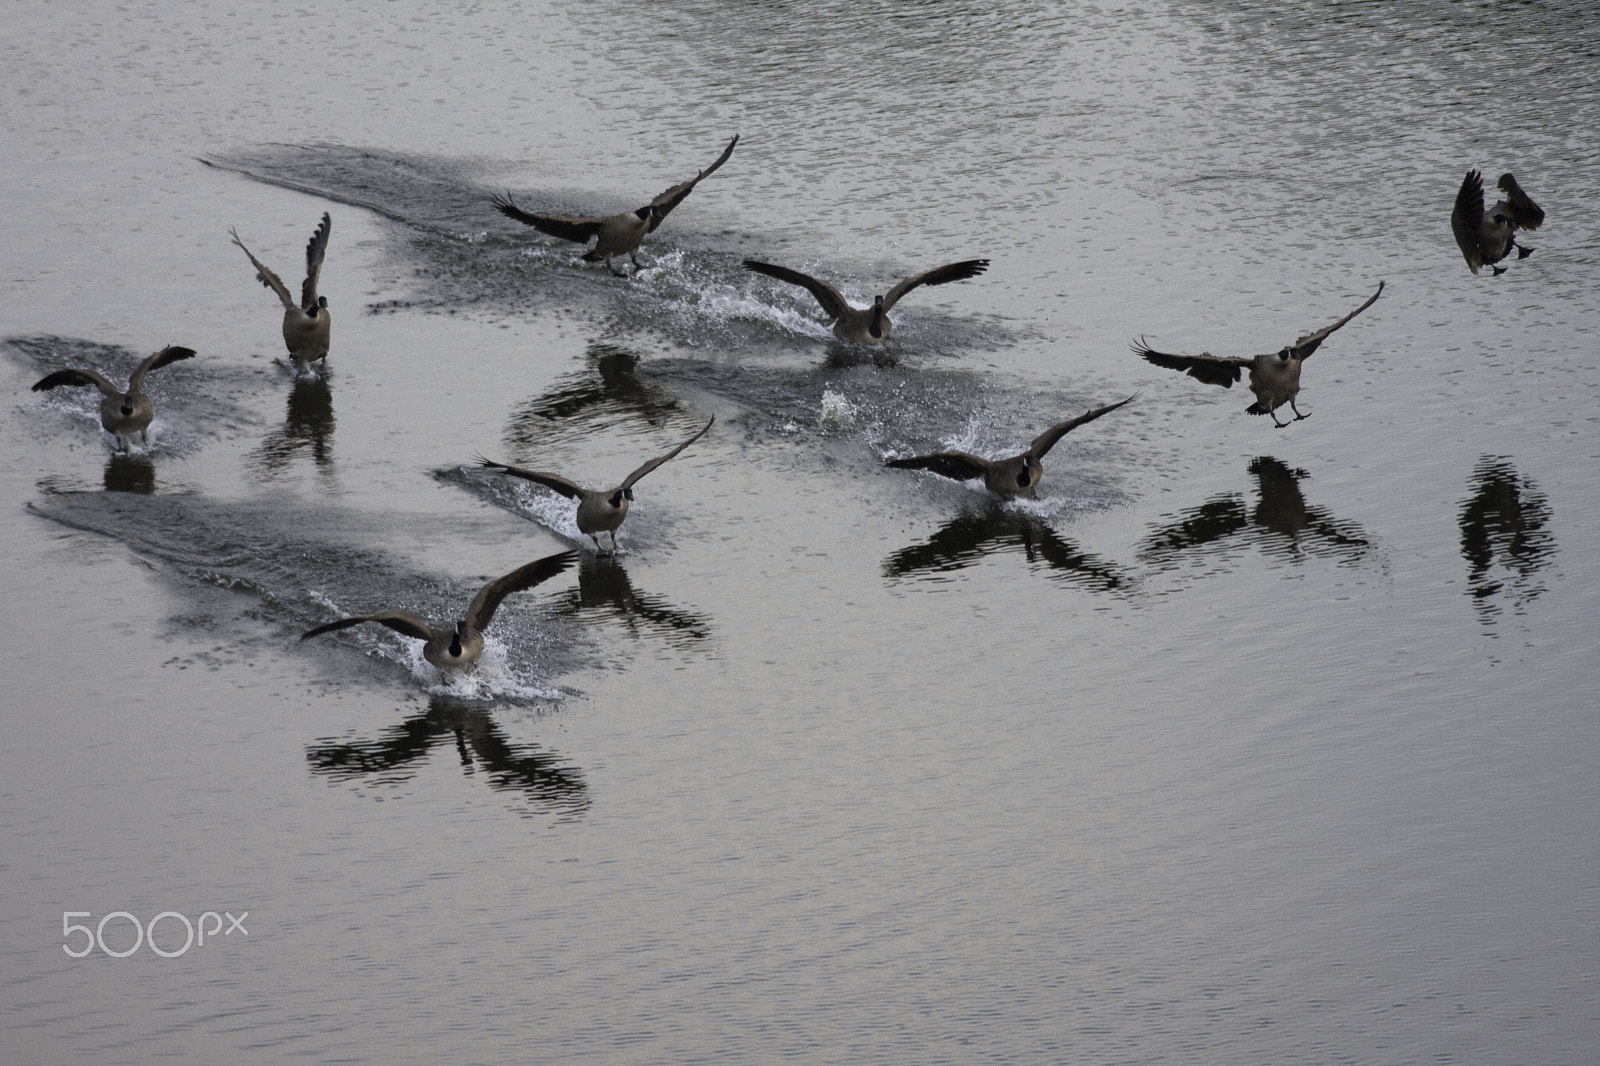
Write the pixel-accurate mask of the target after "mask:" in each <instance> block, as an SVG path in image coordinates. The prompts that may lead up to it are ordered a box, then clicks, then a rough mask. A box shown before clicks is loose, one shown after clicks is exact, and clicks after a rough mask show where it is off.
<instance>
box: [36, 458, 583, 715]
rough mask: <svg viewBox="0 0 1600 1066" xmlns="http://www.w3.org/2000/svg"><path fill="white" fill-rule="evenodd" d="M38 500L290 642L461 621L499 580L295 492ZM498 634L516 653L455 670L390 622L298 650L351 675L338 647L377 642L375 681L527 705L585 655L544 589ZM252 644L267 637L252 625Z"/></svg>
mask: <svg viewBox="0 0 1600 1066" xmlns="http://www.w3.org/2000/svg"><path fill="white" fill-rule="evenodd" d="M28 506H29V510H30V511H32V512H33V513H34V514H37V515H40V516H42V517H44V518H48V519H50V520H51V521H54V522H57V523H59V524H61V525H63V526H65V527H67V528H70V529H80V530H84V531H87V532H92V533H98V534H101V535H104V536H107V537H111V538H114V539H115V540H118V541H120V542H121V543H123V544H125V545H127V546H128V548H130V549H131V550H133V551H134V552H137V553H138V554H139V555H140V556H141V557H143V558H144V559H146V560H148V561H150V562H152V563H155V564H157V569H158V571H159V572H161V573H163V574H166V575H168V576H170V577H172V578H174V579H176V580H177V583H178V584H179V585H180V587H184V588H186V589H187V590H188V591H189V592H190V593H192V594H194V595H196V596H198V595H199V593H200V591H201V590H202V589H221V590H225V591H227V592H229V593H233V594H239V595H242V596H243V597H244V598H245V599H244V600H243V601H241V602H240V610H241V611H242V612H243V613H246V614H248V615H250V616H251V617H252V618H254V619H255V620H256V621H257V622H265V623H266V624H267V625H268V626H269V627H271V628H272V629H273V630H275V631H276V632H278V633H279V634H281V635H282V636H283V637H285V638H287V639H291V640H292V639H294V638H295V637H298V635H299V634H300V633H302V632H304V631H305V630H307V629H309V628H311V627H312V626H313V625H316V624H319V623H321V622H326V621H328V620H329V619H330V618H332V617H334V616H336V615H339V614H354V613H359V612H360V611H363V610H376V609H380V608H395V609H401V610H408V611H411V612H413V613H415V614H418V615H420V616H422V617H423V618H429V619H433V620H435V621H440V620H445V619H455V618H458V617H460V614H461V612H462V610H463V609H464V607H465V605H466V604H467V603H468V602H470V600H471V598H472V597H473V595H475V594H476V593H477V591H478V589H479V588H480V587H481V586H482V585H483V583H484V582H485V581H486V580H488V579H489V578H491V577H494V576H496V575H495V574H492V573H491V574H479V575H463V576H461V577H457V578H448V577H444V576H442V575H440V574H438V573H434V572H429V571H418V570H417V569H415V568H414V567H411V566H409V565H407V564H405V563H404V562H402V561H399V560H396V559H394V558H392V557H391V556H389V555H388V554H387V553H385V552H383V551H381V550H378V549H374V548H369V547H363V546H362V543H365V542H370V541H372V540H375V539H377V538H378V537H379V536H381V535H382V534H383V533H384V532H386V531H388V530H392V529H393V528H395V525H396V523H397V522H398V521H399V518H398V516H397V515H395V514H392V513H391V514H384V513H379V514H371V515H361V516H357V515H354V514H352V513H350V512H348V511H338V512H330V511H328V510H326V509H324V508H321V507H318V506H315V505H306V504H304V503H302V502H299V501H297V500H295V499H294V498H292V497H287V496H283V497H277V498H273V499H268V500H263V501H260V502H252V503H241V502H238V501H227V502H224V501H215V500H210V499H208V498H206V497H203V496H199V495H172V496H161V495H138V494H129V493H102V492H48V490H47V494H46V495H45V496H43V497H42V498H41V499H39V500H37V501H34V502H32V503H30V504H29V505H28ZM407 521H408V522H409V523H410V524H411V525H412V526H413V527H414V528H418V529H420V530H422V531H423V533H424V534H426V533H428V532H432V533H433V534H434V535H435V536H438V537H440V538H443V537H445V536H446V535H448V534H451V533H452V532H458V531H456V530H455V529H454V528H453V527H452V526H451V525H449V524H448V523H447V524H445V525H442V526H439V527H436V528H435V529H433V530H431V531H430V530H429V529H428V527H427V525H426V524H425V523H423V524H419V523H420V520H419V519H417V518H415V517H410V518H408V519H407ZM307 530H337V531H338V536H339V537H340V538H341V539H339V540H332V539H324V538H322V537H320V536H317V535H314V534H308V533H307V532H306V531H307ZM529 554H530V555H531V552H530V553H529ZM526 561H527V557H526V556H525V557H523V558H521V559H518V558H517V557H516V556H515V555H510V556H508V558H507V562H506V563H505V564H504V565H506V566H507V567H509V566H510V565H511V564H512V563H514V562H526ZM173 621H174V622H175V623H177V624H178V625H179V626H180V627H182V628H184V629H186V630H187V629H193V628H205V629H206V630H207V632H208V633H209V632H210V631H211V630H212V629H213V628H214V627H213V623H211V622H209V621H198V622H195V623H194V624H193V625H190V624H188V623H186V622H185V621H184V619H182V618H175V619H173ZM489 634H490V636H491V637H492V638H493V639H494V640H495V641H497V642H499V643H501V644H502V645H503V646H504V648H505V657H504V659H503V660H498V661H497V663H496V666H497V669H496V670H495V671H493V672H491V673H487V674H486V673H485V671H483V670H478V671H469V672H465V673H463V674H462V675H460V676H450V677H443V676H442V675H440V674H439V672H438V671H436V670H435V669H434V668H433V667H431V666H425V665H423V664H421V663H420V659H419V658H418V655H417V642H416V641H414V640H410V639H409V638H406V637H402V636H400V635H398V634H395V633H391V632H389V631H388V630H387V629H385V628H384V627H382V626H376V625H373V626H362V627H358V629H356V630H352V631H350V632H349V633H348V634H344V635H343V638H344V639H342V640H335V641H328V642H326V643H325V644H324V645H323V646H320V647H311V646H303V647H302V646H300V645H298V644H297V645H296V646H297V647H302V650H303V653H304V654H305V655H306V656H307V657H308V658H309V657H311V656H314V655H315V656H327V657H329V659H338V660H340V661H341V665H340V666H339V667H338V669H340V670H349V669H350V668H351V666H350V658H351V657H350V656H349V655H345V654H342V653H340V652H339V651H338V650H337V649H338V648H340V647H341V646H343V647H346V648H350V647H362V648H366V649H368V650H369V652H371V653H375V656H376V657H375V658H374V656H373V655H372V654H369V655H367V656H362V657H361V658H360V660H359V662H360V665H359V667H357V668H358V669H359V670H360V672H361V673H363V674H365V675H367V676H369V677H373V678H388V679H391V680H392V679H393V678H394V676H395V675H396V673H401V674H404V675H406V676H409V677H411V678H413V679H414V680H422V681H423V682H424V683H425V684H428V685H433V684H436V683H445V684H452V685H455V686H458V688H459V689H461V690H463V691H470V690H473V689H476V690H477V692H478V693H479V694H480V696H481V698H484V699H498V700H505V701H509V702H516V703H529V702H533V703H538V702H540V701H541V700H542V699H544V698H545V696H544V695H541V694H548V693H550V692H551V691H552V689H551V686H550V685H549V683H548V682H547V681H546V680H545V679H546V678H548V677H550V676H552V674H554V673H557V672H559V671H560V670H561V669H562V668H563V663H564V662H567V663H570V662H572V661H574V658H573V657H574V656H576V655H578V654H579V653H578V652H577V651H576V649H575V647H574V644H575V641H576V638H577V636H578V634H577V632H576V631H575V629H574V627H572V626H570V625H567V624H566V623H564V622H562V621H560V620H559V619H557V618H555V617H554V615H553V614H552V612H551V609H550V600H549V599H548V598H547V597H543V596H539V595H531V594H530V595H518V596H512V597H510V598H509V599H508V600H507V601H506V602H505V603H503V604H502V605H501V606H500V608H499V610H498V611H496V613H495V617H494V622H493V625H492V626H491V627H490V629H489ZM250 639H259V636H258V635H257V634H256V633H255V632H253V631H252V632H251V636H250Z"/></svg>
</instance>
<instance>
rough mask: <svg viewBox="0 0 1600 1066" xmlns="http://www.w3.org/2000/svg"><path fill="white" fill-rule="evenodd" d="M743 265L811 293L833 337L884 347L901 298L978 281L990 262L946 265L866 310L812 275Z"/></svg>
mask: <svg viewBox="0 0 1600 1066" xmlns="http://www.w3.org/2000/svg"><path fill="white" fill-rule="evenodd" d="M744 265H745V269H747V270H753V271H755V272H756V273H757V274H765V275H766V276H767V277H769V278H777V279H778V280H779V281H786V282H788V283H789V284H790V285H799V286H800V287H801V288H804V289H806V290H808V291H809V292H810V293H811V295H812V296H815V297H816V298H817V303H819V304H821V305H822V310H823V313H824V314H826V315H827V316H828V321H830V322H832V323H833V335H834V336H835V337H838V338H839V339H840V340H843V341H853V342H854V343H856V344H882V343H883V342H884V341H886V340H888V339H889V331H890V330H891V329H892V328H893V325H892V323H890V321H889V309H890V308H891V307H893V306H894V305H895V304H896V303H898V302H899V300H900V297H902V296H904V295H905V294H906V293H908V292H910V291H911V290H912V289H914V288H916V287H917V286H918V285H945V284H948V283H949V282H952V281H965V280H966V279H967V278H975V277H977V276H978V275H979V274H982V273H983V272H984V271H985V270H988V269H989V260H987V259H964V260H962V261H961V262H959V263H946V264H945V265H944V266H942V267H935V268H934V269H932V270H930V271H928V272H926V273H924V274H918V275H917V276H916V277H911V278H906V279H905V280H904V281H902V282H900V284H898V285H896V286H895V287H894V288H892V289H890V290H889V291H888V292H887V293H885V294H884V295H882V296H878V297H876V298H875V299H873V301H872V306H871V307H866V308H860V307H851V306H850V304H849V302H848V301H847V300H845V298H844V297H843V296H842V295H840V293H839V290H838V289H836V288H834V287H833V286H832V285H829V284H828V283H827V282H825V281H820V280H818V279H817V278H814V277H812V276H811V275H810V274H802V273H800V271H798V270H790V269H789V268H788V267H781V266H774V265H773V264H771V263H762V262H759V261H758V260H755V259H746V260H745V261H744Z"/></svg>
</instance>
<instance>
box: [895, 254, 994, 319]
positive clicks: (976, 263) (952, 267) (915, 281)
mask: <svg viewBox="0 0 1600 1066" xmlns="http://www.w3.org/2000/svg"><path fill="white" fill-rule="evenodd" d="M988 269H989V260H987V259H963V260H962V261H961V262H959V263H946V264H945V265H944V266H942V267H934V268H933V269H932V270H930V271H928V272H927V273H925V274H918V275H917V276H916V277H914V278H907V279H905V280H904V281H902V282H901V283H900V284H898V285H896V286H895V287H894V288H892V289H890V290H889V292H888V293H887V294H886V295H885V296H884V298H883V309H884V310H885V311H888V310H889V308H891V307H893V306H894V305H895V301H897V300H899V299H900V297H902V296H904V295H905V294H906V293H908V292H910V291H911V290H912V289H914V288H916V287H917V286H918V285H944V284H946V283H947V282H951V281H965V280H966V279H967V278H975V277H977V276H978V275H979V274H982V273H983V272H984V271H985V270H988Z"/></svg>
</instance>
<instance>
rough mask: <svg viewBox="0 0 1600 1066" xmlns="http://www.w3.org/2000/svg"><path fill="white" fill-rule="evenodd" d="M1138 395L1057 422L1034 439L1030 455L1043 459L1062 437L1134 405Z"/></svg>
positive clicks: (1030, 447)
mask: <svg viewBox="0 0 1600 1066" xmlns="http://www.w3.org/2000/svg"><path fill="white" fill-rule="evenodd" d="M1138 395H1139V394H1138V393H1137V392H1136V393H1134V394H1133V395H1132V396H1129V397H1128V398H1127V399H1126V400H1121V401H1119V402H1117V403H1112V404H1107V405H1106V406H1104V407H1096V408H1094V409H1092V410H1089V411H1085V412H1084V413H1083V414H1081V415H1079V416H1078V417H1077V418H1069V419H1067V420H1066V421H1065V422H1057V423H1056V424H1055V425H1053V426H1051V427H1050V428H1049V429H1047V430H1045V431H1044V432H1043V433H1041V434H1039V435H1038V436H1037V437H1035V438H1033V443H1032V444H1030V445H1029V446H1028V454H1029V455H1031V456H1033V457H1034V458H1035V459H1043V458H1044V457H1045V455H1046V454H1047V453H1048V452H1049V451H1050V449H1051V448H1054V447H1055V446H1056V442H1057V441H1058V440H1060V439H1061V438H1062V437H1065V436H1066V435H1067V434H1068V433H1071V432H1072V431H1073V430H1075V429H1077V428H1078V427H1079V426H1081V425H1083V424H1084V423H1085V422H1093V421H1094V420H1095V419H1097V418H1099V417H1100V416H1101V415H1104V414H1109V413H1111V412H1112V411H1115V410H1116V409H1117V408H1119V407H1121V406H1122V405H1123V404H1129V403H1132V402H1133V401H1134V400H1135V399H1136V398H1137V397H1138Z"/></svg>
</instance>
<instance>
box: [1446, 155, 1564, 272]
mask: <svg viewBox="0 0 1600 1066" xmlns="http://www.w3.org/2000/svg"><path fill="white" fill-rule="evenodd" d="M1497 184H1498V185H1499V187H1500V191H1501V192H1503V193H1505V194H1506V198H1505V199H1504V200H1498V201H1496V202H1495V205H1494V208H1493V209H1492V210H1490V211H1489V213H1488V214H1484V211H1483V176H1482V175H1481V174H1479V173H1478V172H1477V171H1476V170H1469V171H1467V176H1466V177H1465V178H1464V179H1462V182H1461V190H1460V191H1459V192H1457V193H1456V206H1455V208H1454V210H1452V211H1451V212H1450V230H1451V232H1453V233H1454V234H1455V235H1456V244H1458V245H1460V246H1461V254H1462V255H1463V256H1465V257H1466V260H1467V266H1468V267H1469V268H1471V270H1472V272H1473V273H1474V274H1476V273H1477V272H1478V271H1479V270H1481V269H1482V268H1483V266H1484V264H1488V265H1489V267H1490V269H1492V270H1493V271H1494V272H1495V274H1496V275H1499V274H1504V273H1505V272H1506V268H1505V267H1503V266H1495V264H1496V263H1498V262H1500V260H1502V259H1504V258H1505V257H1506V256H1507V255H1509V254H1510V252H1511V249H1513V248H1515V249H1516V250H1517V258H1518V259H1526V258H1528V256H1530V255H1532V254H1533V249H1532V248H1528V247H1525V246H1523V245H1520V244H1518V243H1517V241H1516V232H1517V230H1519V229H1525V230H1536V229H1538V228H1539V227H1540V226H1541V225H1542V224H1543V223H1544V210H1543V209H1542V208H1540V206H1539V205H1538V204H1536V203H1534V202H1533V201H1532V200H1530V199H1528V194H1527V193H1525V192H1523V191H1522V186H1520V185H1518V184H1517V179H1516V178H1514V177H1512V176H1511V175H1510V174H1502V175H1500V180H1499V182H1497Z"/></svg>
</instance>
